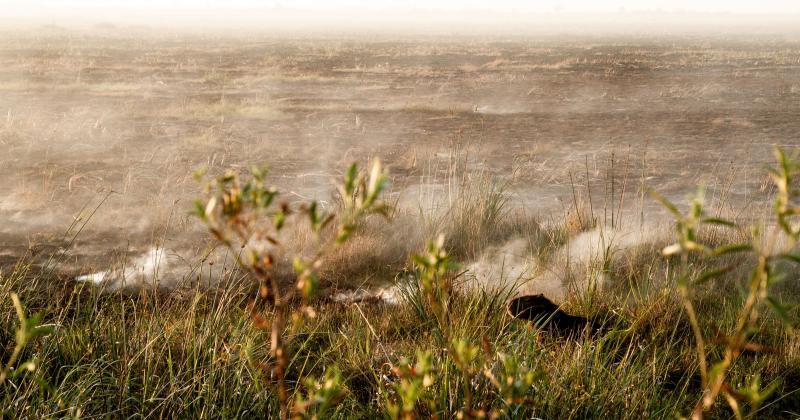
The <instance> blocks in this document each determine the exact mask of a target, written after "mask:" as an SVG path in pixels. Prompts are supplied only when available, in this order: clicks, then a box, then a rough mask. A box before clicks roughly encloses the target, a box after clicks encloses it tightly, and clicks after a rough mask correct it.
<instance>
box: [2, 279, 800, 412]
mask: <svg viewBox="0 0 800 420" xmlns="http://www.w3.org/2000/svg"><path fill="white" fill-rule="evenodd" d="M32 276H36V273H35V272H33V271H32V270H31V269H30V267H28V266H25V265H20V266H19V269H18V270H17V271H16V272H14V273H7V274H5V275H3V277H2V283H0V284H1V285H2V292H0V301H2V302H3V303H4V305H3V307H2V308H3V311H2V315H1V316H2V318H0V337H2V341H3V342H4V343H6V345H4V346H3V353H2V357H3V360H6V359H7V357H8V354H9V352H10V351H11V348H12V347H13V342H14V340H13V334H14V331H15V329H16V328H17V325H16V317H15V315H14V310H13V308H12V307H11V304H10V301H9V298H8V295H9V293H11V292H12V290H13V291H16V292H17V293H19V294H20V297H21V298H22V300H23V302H25V305H26V308H27V310H28V311H29V312H31V313H33V312H40V313H43V314H44V315H45V318H44V320H43V322H45V323H52V324H55V325H56V329H55V331H54V332H53V333H52V334H51V335H49V336H47V337H43V338H39V339H37V340H36V341H35V342H34V343H32V344H31V345H29V346H28V347H27V348H26V349H25V353H24V355H23V357H22V360H27V359H33V360H35V361H36V363H37V365H38V368H37V369H36V371H34V372H28V373H25V374H23V375H20V376H18V377H16V378H13V379H12V380H10V381H9V382H7V383H6V384H5V386H4V388H3V391H2V395H0V398H1V399H2V406H3V408H4V409H5V413H6V416H8V417H12V418H16V417H26V416H27V417H37V418H43V417H64V416H66V417H72V416H76V417H91V416H113V417H155V416H159V417H160V416H165V417H173V416H181V417H198V418H218V417H226V418H234V417H236V418H240V417H243V418H248V417H264V416H265V414H267V415H270V416H277V415H278V410H279V407H278V397H277V394H276V387H275V385H274V379H273V378H271V377H270V369H269V365H270V363H271V360H270V356H269V336H268V333H267V332H264V331H261V330H258V329H256V328H254V327H253V326H252V325H251V324H252V323H251V322H250V319H249V312H248V311H247V309H246V303H247V300H248V297H249V293H247V292H248V291H249V290H248V288H247V287H229V288H226V289H225V290H223V291H217V292H211V291H208V290H206V291H203V290H183V291H181V292H180V293H171V294H158V293H153V292H142V293H140V294H136V295H122V294H98V293H97V292H96V291H95V290H92V289H90V288H88V287H81V286H76V285H74V284H66V285H64V286H63V287H60V288H57V291H56V292H54V291H52V290H49V291H45V290H41V289H39V290H34V289H32V288H26V287H25V284H31V281H30V280H31V279H30V277H32ZM50 280H51V281H55V280H57V279H50ZM62 281H63V280H62ZM638 281H639V282H642V281H648V282H650V283H651V284H649V287H648V289H649V290H650V293H648V294H647V296H646V297H643V298H638V299H623V298H624V297H620V296H619V295H618V294H614V295H610V294H605V295H604V294H600V295H598V296H594V298H593V299H591V300H588V299H585V298H581V297H580V296H575V297H573V298H572V299H570V301H568V302H567V304H566V308H567V309H568V310H570V311H572V312H574V313H578V314H581V315H592V316H601V317H605V318H606V319H608V322H609V323H610V325H613V327H612V328H611V329H610V330H609V331H607V332H605V333H603V334H601V335H598V336H594V337H589V336H583V337H573V338H569V339H566V338H561V337H558V336H554V335H551V334H550V333H547V332H543V331H542V332H539V331H536V330H534V329H533V328H532V327H531V326H530V325H528V324H526V323H524V322H521V321H517V320H514V319H511V318H509V317H508V316H507V315H506V314H505V311H504V306H503V305H504V301H505V297H506V296H505V295H504V294H503V292H493V293H481V292H471V293H468V294H463V293H462V294H457V295H456V296H455V297H453V302H452V303H451V305H450V310H451V312H452V318H451V319H453V320H454V322H453V325H452V330H451V334H453V336H454V337H457V338H460V339H464V340H466V341H468V342H470V343H473V344H475V345H478V346H482V347H483V346H486V345H487V344H488V346H489V347H490V349H491V351H492V352H496V353H504V354H508V355H515V356H516V357H517V358H518V360H520V362H521V363H522V365H523V366H525V367H526V368H529V369H532V370H535V371H537V372H538V373H539V375H538V376H537V379H536V381H535V382H534V384H533V386H532V387H530V389H528V390H527V391H526V392H527V398H528V400H529V401H528V402H527V403H526V404H523V405H512V406H511V407H505V402H504V401H503V400H502V398H500V396H499V395H498V392H497V390H496V389H495V388H494V387H492V386H491V385H490V384H489V382H488V381H487V379H486V378H485V376H482V375H480V374H478V375H474V377H472V378H471V383H470V388H471V389H472V390H473V392H474V396H473V397H474V402H473V406H474V407H482V408H496V409H497V408H507V409H508V410H509V411H508V415H509V416H511V417H517V418H526V417H530V416H537V417H541V418H584V417H610V418H672V417H674V415H675V414H677V413H683V414H684V415H685V414H688V413H689V411H690V409H691V407H692V406H693V404H694V403H695V402H696V400H697V398H698V395H699V392H700V386H699V382H698V380H699V379H698V378H697V371H696V368H695V365H696V362H695V355H694V353H693V347H692V341H691V332H690V326H689V323H688V321H687V319H686V318H685V316H684V314H683V312H682V310H681V307H680V303H679V300H678V298H677V296H676V295H675V293H674V292H673V291H672V290H673V289H672V288H671V287H669V285H667V284H664V282H663V281H662V280H659V279H658V278H647V279H639V280H638ZM39 283H42V282H41V281H40V282H39ZM786 295H787V296H797V295H796V294H794V293H788V292H787V293H786ZM414 299H421V297H420V296H419V294H417V293H414V292H412V293H411V295H410V298H409V299H408V300H407V301H404V303H402V304H401V305H398V306H396V307H394V306H384V305H367V304H361V305H359V307H358V308H356V307H355V306H354V305H341V304H334V303H330V302H326V301H324V300H321V301H318V302H317V303H316V304H315V305H314V306H315V308H316V310H317V317H316V318H314V319H311V320H309V321H307V322H306V323H305V324H304V325H303V326H302V327H301V329H300V330H298V332H297V334H298V335H297V337H295V339H294V340H293V341H292V346H293V347H294V348H293V349H292V350H293V351H292V354H293V355H294V356H293V359H292V361H291V364H290V366H289V369H288V375H287V379H288V382H289V384H290V385H292V387H293V388H292V391H294V390H296V389H297V387H296V384H297V380H298V379H299V378H302V377H306V376H315V377H319V376H322V374H323V373H324V371H325V369H329V368H330V367H333V366H335V367H337V368H339V369H340V370H341V371H342V373H343V382H344V385H345V387H346V389H347V392H346V394H345V397H344V399H343V400H342V401H341V402H340V404H339V405H337V406H336V408H335V409H334V411H332V412H329V413H328V414H329V415H332V416H335V417H341V418H343V417H374V416H385V412H386V411H385V410H386V401H387V400H391V399H392V398H393V396H392V395H393V394H392V384H391V382H392V381H393V380H394V377H393V374H392V372H391V370H390V369H389V368H388V366H389V364H397V363H398V361H399V360H400V359H401V358H402V357H412V358H413V357H414V354H415V352H416V350H417V349H427V350H429V351H430V352H431V354H432V357H433V365H434V366H435V367H437V371H436V373H435V376H434V382H433V385H432V386H430V387H429V388H427V389H425V391H424V394H423V397H422V400H423V401H426V404H425V405H424V406H423V405H421V408H420V411H419V413H420V414H423V415H428V414H437V415H438V416H439V417H451V416H453V415H455V413H457V411H458V410H459V409H460V408H462V407H463V404H464V399H465V394H464V383H463V381H464V378H463V377H462V375H461V374H460V373H459V371H458V369H456V366H455V365H454V362H453V359H452V357H451V354H449V352H448V351H446V349H445V348H443V345H442V342H441V340H440V339H438V338H437V337H436V335H435V334H432V330H433V328H432V326H433V325H432V322H433V321H432V320H431V319H429V318H426V317H425V314H424V311H423V312H420V311H418V310H417V309H416V306H415V305H414ZM623 300H627V301H625V302H623ZM587 302H592V303H591V304H588V303H587ZM740 305H741V298H740V297H739V296H738V294H737V293H736V288H735V287H733V286H732V285H731V284H729V287H725V288H722V289H721V290H720V289H719V288H715V289H707V290H705V291H704V292H703V294H701V295H700V296H699V297H698V303H697V308H698V311H699V312H700V314H701V316H700V318H701V319H702V320H707V321H705V322H706V325H705V326H706V327H711V326H712V324H713V326H714V327H716V328H721V329H724V328H726V327H730V326H731V325H732V324H733V322H734V317H735V315H736V314H737V310H738V307H740ZM791 316H792V323H793V324H795V325H796V323H797V320H798V319H797V318H798V317H797V313H796V312H792V313H791ZM761 323H762V325H763V329H762V333H760V338H761V340H760V341H761V342H762V343H765V344H767V345H769V346H770V347H773V348H775V349H778V350H779V352H778V353H777V354H749V355H745V356H743V359H742V360H741V362H740V363H738V364H736V365H735V366H734V368H733V370H732V372H731V380H730V382H731V383H732V384H744V383H746V382H747V381H748V379H749V377H750V376H752V375H753V374H756V373H760V374H761V377H762V382H763V383H767V384H768V383H771V382H773V381H777V382H778V383H779V385H778V391H777V392H776V393H775V396H774V397H773V398H772V399H771V400H770V401H768V402H767V403H766V405H765V407H764V408H763V411H762V412H761V413H759V416H764V417H768V416H769V417H775V416H781V417H784V416H791V415H792V414H790V413H797V410H796V407H797V406H798V405H800V393H792V392H794V391H795V390H796V389H797V387H798V386H800V358H798V355H800V341H798V339H797V338H796V336H795V335H794V334H789V333H786V332H783V329H782V327H781V326H780V324H779V323H778V322H776V321H775V320H774V319H771V318H765V319H763V320H761ZM482 342H483V343H484V344H482ZM710 351H711V352H718V351H719V348H718V347H713V346H712V347H711V349H710ZM497 363H498V362H497V361H496V360H494V361H492V362H491V363H490V365H489V368H490V369H498V364H497ZM792 410H794V411H792ZM709 414H710V416H711V417H719V418H722V417H728V416H730V412H729V410H728V409H727V408H725V407H724V406H722V405H719V406H718V407H717V408H716V409H715V411H712V412H711V413H709ZM795 415H796V414H795Z"/></svg>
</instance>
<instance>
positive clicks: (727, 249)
mask: <svg viewBox="0 0 800 420" xmlns="http://www.w3.org/2000/svg"><path fill="white" fill-rule="evenodd" d="M752 249H753V246H752V245H750V244H731V245H723V246H718V247H716V248H714V250H713V251H712V252H713V253H714V255H725V254H732V253H734V252H745V251H750V250H752Z"/></svg>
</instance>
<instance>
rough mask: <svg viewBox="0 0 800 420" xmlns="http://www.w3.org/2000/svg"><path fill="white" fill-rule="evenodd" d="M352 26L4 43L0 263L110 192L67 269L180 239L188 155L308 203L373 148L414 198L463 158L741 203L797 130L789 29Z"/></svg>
mask: <svg viewBox="0 0 800 420" xmlns="http://www.w3.org/2000/svg"><path fill="white" fill-rule="evenodd" d="M140 31H142V30H140ZM358 39H359V38H350V39H348V38H346V37H343V38H342V39H335V38H334V39H321V38H320V39H315V38H298V39H280V38H275V37H268V36H256V35H241V36H229V37H214V36H199V35H186V34H168V33H161V34H148V33H145V32H143V31H142V32H141V33H133V34H129V33H127V32H126V31H125V30H123V29H108V28H106V29H97V30H93V31H83V32H81V31H71V32H69V31H67V32H61V31H59V30H58V29H55V28H46V29H41V30H38V31H30V32H24V31H23V32H21V33H6V34H4V36H3V41H2V43H0V111H2V112H0V114H4V118H2V121H0V148H2V153H0V176H2V179H4V182H3V183H2V184H0V217H1V218H2V219H3V220H5V221H6V223H4V224H3V226H2V227H0V255H2V261H3V262H4V264H9V263H12V262H14V261H15V259H16V258H17V257H19V256H20V255H21V254H22V253H24V252H25V250H26V249H27V248H29V247H31V246H33V247H48V248H51V249H52V248H54V247H55V248H57V247H58V246H61V245H63V244H60V243H59V240H58V239H59V238H61V237H62V236H63V234H64V232H65V231H66V229H67V227H68V226H69V225H70V223H71V222H72V221H73V220H74V218H75V217H77V216H79V215H81V214H82V213H81V211H82V209H83V210H84V213H85V211H86V209H84V208H83V207H84V206H87V208H88V209H91V208H93V206H95V205H96V204H97V203H98V202H99V200H100V199H102V198H103V197H104V195H105V194H106V193H109V192H112V191H113V193H111V195H110V196H109V197H108V200H107V201H106V202H105V203H104V204H103V205H102V206H101V207H100V208H99V209H98V211H97V213H96V214H95V215H94V216H93V220H92V221H91V223H89V224H88V225H87V226H86V228H85V229H84V231H83V233H82V234H81V235H80V236H79V237H78V239H77V243H76V245H75V247H76V249H75V251H76V252H75V255H78V256H79V258H81V260H82V262H81V263H82V264H83V263H88V264H96V263H100V262H98V261H97V258H102V256H103V255H108V250H109V249H123V248H125V247H142V246H145V245H147V244H148V243H151V242H152V241H153V238H154V237H155V236H157V235H167V236H168V237H170V238H171V239H172V240H177V239H179V238H181V237H184V236H191V235H192V232H194V231H195V230H196V227H193V224H192V223H191V222H189V221H187V220H186V216H185V208H186V207H187V206H188V205H189V204H190V201H191V199H192V198H193V197H195V196H196V195H197V192H198V190H199V187H198V184H197V183H196V182H195V181H194V180H193V179H192V178H191V176H190V175H191V173H192V171H194V170H195V169H197V168H198V167H200V166H207V167H209V169H210V170H212V171H213V170H215V169H218V170H221V168H227V167H231V166H233V167H237V166H238V167H248V166H249V165H251V164H253V163H268V164H269V165H270V167H271V168H272V178H273V179H274V182H275V183H276V185H278V186H281V187H282V188H288V189H290V190H291V191H293V192H294V193H296V194H297V195H298V196H300V197H316V198H320V199H323V200H324V199H327V198H328V197H329V191H330V190H331V185H332V183H331V179H333V178H334V177H338V176H339V175H340V172H341V170H342V168H344V167H345V166H346V164H348V163H349V162H350V161H354V160H361V161H363V160H365V159H367V158H369V157H373V156H379V157H380V158H381V159H383V161H384V162H385V163H386V164H387V165H388V167H389V170H390V175H391V178H392V181H393V185H394V188H393V193H396V194H399V193H401V192H404V195H403V197H404V200H405V199H408V200H410V201H418V195H419V191H418V188H416V189H415V186H418V185H420V184H423V185H436V184H442V183H446V182H447V181H446V179H447V173H446V172H447V168H448V163H447V162H448V159H451V157H452V156H453V150H458V151H460V152H464V153H465V154H466V155H468V156H467V157H466V160H467V161H468V165H470V166H473V167H481V168H486V169H487V170H489V171H491V172H492V173H493V174H496V175H497V176H500V177H508V178H512V177H513V179H514V183H513V191H514V192H515V193H516V196H515V199H514V201H515V203H519V204H520V205H524V206H525V207H527V208H529V209H532V210H533V211H544V212H553V211H556V212H563V211H564V210H565V209H566V208H567V207H568V203H567V204H565V201H566V202H571V201H572V196H573V193H572V188H571V182H572V183H573V184H577V188H579V189H580V190H581V191H582V193H585V192H586V190H593V192H592V194H593V195H595V196H597V195H599V196H600V197H601V198H602V196H603V195H607V190H609V186H608V183H609V174H611V171H612V170H613V172H614V173H613V174H612V175H613V176H614V177H615V178H617V179H616V181H612V182H617V183H619V184H620V185H619V186H617V187H616V188H617V190H618V191H619V190H621V189H622V182H623V180H625V179H627V187H626V188H627V190H628V193H629V194H630V195H631V196H632V197H634V199H631V200H628V201H629V203H626V204H632V203H633V202H634V201H635V197H636V194H637V191H638V192H640V191H641V188H642V185H646V186H647V187H651V188H656V189H657V190H659V191H661V192H662V193H665V194H668V195H669V196H672V197H675V198H678V199H682V198H683V197H684V195H685V194H686V193H687V192H690V191H693V190H694V188H695V185H696V184H697V182H699V181H702V182H704V183H705V185H706V186H707V187H708V188H709V189H710V190H711V191H712V192H715V193H717V194H718V197H720V198H724V199H725V200H726V202H728V203H729V204H730V203H732V205H733V207H735V209H734V212H736V213H741V210H742V208H743V206H745V205H749V204H750V203H751V201H752V200H754V199H756V198H757V197H756V195H757V193H758V189H759V188H760V187H761V186H762V184H763V181H764V177H763V171H762V170H761V169H762V166H763V165H764V164H765V163H766V162H768V161H769V160H770V159H771V157H770V150H771V149H770V145H773V144H780V145H794V144H796V141H797V140H796V134H797V132H798V124H800V122H798V119H797V118H796V117H797V115H800V72H798V68H799V67H800V43H798V42H796V41H787V40H776V39H766V38H764V39H761V38H755V39H747V38H745V37H742V38H741V39H722V38H710V37H709V38H702V37H696V38H691V37H673V38H669V37H664V38H652V37H651V38H619V39H615V38H611V37H608V38H592V39H581V38H577V37H565V39H558V38H556V37H546V38H543V39H510V40H504V39H469V38H463V39H462V38H448V39H444V38H408V39H403V40H401V41H397V40H381V39H380V37H377V38H376V39H375V40H373V41H369V42H366V41H363V40H358ZM465 151H466V152H465ZM612 161H613V162H612ZM571 176H572V181H570V177H571ZM587 177H588V182H587ZM631 193H632V194H631ZM420 196H421V195H420ZM596 199H597V198H596ZM646 201H648V203H645V206H648V205H649V202H650V201H651V200H646ZM625 207H627V206H625ZM637 211H638V210H637Z"/></svg>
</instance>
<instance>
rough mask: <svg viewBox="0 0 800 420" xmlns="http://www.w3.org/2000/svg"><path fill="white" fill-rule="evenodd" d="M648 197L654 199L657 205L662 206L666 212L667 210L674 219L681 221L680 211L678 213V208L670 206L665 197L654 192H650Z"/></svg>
mask: <svg viewBox="0 0 800 420" xmlns="http://www.w3.org/2000/svg"><path fill="white" fill-rule="evenodd" d="M650 196H651V197H653V198H654V199H656V201H658V202H659V203H661V205H662V206H664V207H665V208H666V209H667V210H669V211H670V212H671V213H672V214H674V215H675V217H677V218H678V219H683V215H682V214H681V212H680V211H678V208H677V207H675V205H674V204H672V203H671V202H670V201H669V200H667V198H666V197H664V196H663V195H661V194H659V193H657V192H656V191H655V190H650Z"/></svg>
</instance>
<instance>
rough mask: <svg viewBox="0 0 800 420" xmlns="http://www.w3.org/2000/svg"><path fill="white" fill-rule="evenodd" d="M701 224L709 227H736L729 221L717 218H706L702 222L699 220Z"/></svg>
mask: <svg viewBox="0 0 800 420" xmlns="http://www.w3.org/2000/svg"><path fill="white" fill-rule="evenodd" d="M701 222H702V223H705V224H709V225H720V226H727V227H736V223H733V222H731V221H730V220H725V219H722V218H719V217H706V218H704V219H703V220H701Z"/></svg>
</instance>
